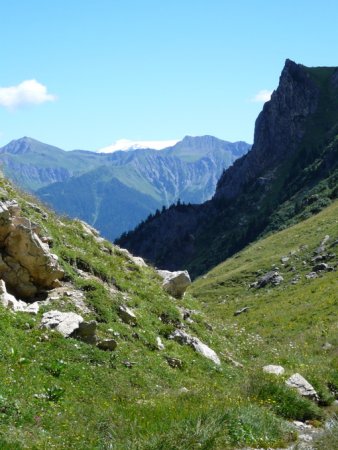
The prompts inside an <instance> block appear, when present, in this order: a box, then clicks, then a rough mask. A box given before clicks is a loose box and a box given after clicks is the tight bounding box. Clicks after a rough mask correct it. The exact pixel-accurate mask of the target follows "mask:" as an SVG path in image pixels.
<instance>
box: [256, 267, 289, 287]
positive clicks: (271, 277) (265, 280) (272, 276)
mask: <svg viewBox="0 0 338 450" xmlns="http://www.w3.org/2000/svg"><path fill="white" fill-rule="evenodd" d="M283 280H284V278H283V277H282V276H281V275H280V273H279V272H278V271H277V270H272V271H270V272H268V273H266V274H265V275H263V276H261V277H260V278H259V279H258V281H257V284H256V287H257V288H262V287H264V286H267V285H268V284H272V285H273V286H278V285H279V284H280V283H281V282H282V281H283Z"/></svg>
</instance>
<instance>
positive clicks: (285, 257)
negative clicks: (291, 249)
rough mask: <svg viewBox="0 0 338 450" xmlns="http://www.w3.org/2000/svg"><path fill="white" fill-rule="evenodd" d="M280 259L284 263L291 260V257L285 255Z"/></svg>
mask: <svg viewBox="0 0 338 450" xmlns="http://www.w3.org/2000/svg"><path fill="white" fill-rule="evenodd" d="M280 260H281V263H282V264H286V263H287V262H288V261H289V260H290V258H289V257H288V256H283V257H282V258H281V259H280Z"/></svg>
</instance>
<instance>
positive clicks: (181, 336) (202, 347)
mask: <svg viewBox="0 0 338 450" xmlns="http://www.w3.org/2000/svg"><path fill="white" fill-rule="evenodd" d="M169 339H173V340H175V341H177V342H179V343H180V344H185V345H190V347H192V348H193V349H194V350H195V351H196V352H197V353H199V354H200V355H202V356H204V357H205V358H208V359H210V360H211V361H212V362H213V363H215V364H217V365H218V366H219V365H220V364H221V361H220V359H219V357H218V356H217V354H216V352H215V351H214V350H212V349H211V348H210V347H208V346H207V345H206V344H203V342H201V341H200V340H199V339H198V338H197V337H193V336H190V335H189V334H187V333H186V332H185V331H182V330H175V331H174V332H173V333H171V335H170V336H169Z"/></svg>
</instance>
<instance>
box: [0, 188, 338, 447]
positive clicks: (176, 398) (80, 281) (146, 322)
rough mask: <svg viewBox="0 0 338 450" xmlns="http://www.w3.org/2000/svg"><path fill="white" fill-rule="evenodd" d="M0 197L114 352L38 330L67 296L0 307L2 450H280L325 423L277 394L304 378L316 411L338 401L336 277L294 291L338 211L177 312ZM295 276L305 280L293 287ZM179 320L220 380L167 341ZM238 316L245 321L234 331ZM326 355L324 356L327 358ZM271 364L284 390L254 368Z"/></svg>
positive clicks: (153, 278)
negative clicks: (207, 350) (273, 271)
mask: <svg viewBox="0 0 338 450" xmlns="http://www.w3.org/2000/svg"><path fill="white" fill-rule="evenodd" d="M0 183H1V186H0V187H1V189H0V197H1V200H6V199H12V198H16V199H17V200H18V201H19V203H20V205H21V208H22V211H23V214H24V215H26V216H27V217H30V218H31V220H33V221H35V222H37V223H39V224H40V225H41V228H42V230H43V234H44V235H46V236H47V235H48V236H51V237H52V238H53V247H52V250H53V252H55V253H56V254H57V255H58V256H59V258H60V263H61V264H62V266H63V268H64V269H65V272H66V282H67V283H68V285H69V286H75V287H76V288H77V289H79V290H80V291H81V292H82V293H83V294H84V296H85V303H86V305H87V307H88V308H89V310H90V312H89V313H88V314H84V313H83V312H80V314H81V315H83V317H84V318H85V319H88V320H89V319H95V320H96V321H97V322H98V335H99V336H100V337H101V338H111V337H114V339H116V340H117V342H118V346H117V349H116V351H114V352H105V351H101V350H99V349H97V348H96V347H93V346H90V345H88V344H85V343H83V342H81V341H78V340H75V339H64V338H63V337H62V336H61V335H59V334H58V333H56V332H53V331H46V330H43V329H41V328H40V327H39V323H40V318H41V314H42V313H43V312H44V311H46V310H48V309H62V310H63V311H76V312H79V311H78V310H77V308H76V307H75V305H74V304H73V303H71V302H70V300H69V298H68V297H66V296H65V297H61V298H59V299H58V300H57V299H56V300H55V302H54V303H51V304H48V305H46V306H44V307H43V308H42V311H40V312H39V314H38V316H34V317H32V316H29V315H27V314H25V313H16V314H14V313H12V312H10V311H9V310H6V309H4V308H3V307H0V379H1V380H2V382H1V386H0V419H1V420H0V447H1V448H3V449H7V448H8V449H48V450H49V449H53V448H54V449H64V448H66V449H81V450H83V449H88V450H92V449H114V450H115V449H118V450H120V449H121V450H122V449H123V450H125V449H131V450H136V449H137V450H143V449H144V450H145V449H154V450H155V449H156V450H158V449H163V450H164V449H165V450H169V449H172V450H174V449H175V450H176V449H178V450H187V449H191V450H194V449H196V448H201V449H205V450H206V449H219V450H221V449H222V450H223V449H227V448H228V449H234V448H243V447H244V446H250V447H254V448H255V447H256V448H268V447H270V448H271V447H272V448H278V447H281V446H283V445H286V444H287V443H288V442H290V441H293V440H294V439H295V438H296V433H295V431H294V430H293V428H292V427H291V426H290V423H289V421H290V420H291V419H312V420H316V421H318V422H319V423H322V422H323V421H324V420H325V418H326V415H327V413H326V412H325V410H324V409H322V408H319V407H317V406H316V405H315V404H314V403H312V402H310V401H306V400H303V399H301V398H300V397H299V396H298V395H297V394H296V393H294V392H293V391H291V390H289V389H286V388H285V387H284V384H283V380H284V379H285V378H286V377H287V376H289V375H291V374H292V373H294V372H299V373H301V374H302V375H303V376H305V377H306V378H307V379H308V380H309V381H310V382H311V383H312V384H313V385H314V386H315V388H316V389H317V391H318V392H319V394H320V396H321V399H322V400H323V402H326V404H328V403H330V402H331V400H330V399H333V397H332V392H333V390H334V389H336V390H337V391H338V383H337V381H338V380H337V372H336V369H337V356H336V354H335V347H334V346H336V345H337V333H336V328H335V327H336V325H335V313H336V310H337V309H336V308H337V303H336V301H337V300H336V298H335V296H334V293H335V292H336V289H335V288H336V272H330V273H326V272H325V273H323V274H322V275H321V276H320V277H319V278H317V279H313V280H307V279H305V278H304V274H305V273H307V272H308V271H309V270H310V268H309V266H308V265H309V264H310V263H309V260H310V258H311V255H312V253H313V250H314V249H315V248H316V247H317V246H318V245H319V243H320V241H321V240H322V238H323V237H324V236H325V235H326V234H329V235H330V236H331V239H330V241H329V243H331V242H333V241H334V239H335V233H336V229H337V211H338V204H337V202H335V203H333V204H332V205H331V206H330V207H328V208H326V209H325V210H324V211H323V212H321V213H320V214H319V215H318V216H315V217H312V218H311V219H309V220H308V221H306V222H303V223H301V224H299V225H296V226H294V227H292V228H290V229H288V230H284V231H282V232H280V233H278V234H276V235H273V236H270V237H268V238H267V239H265V240H262V241H259V242H258V243H257V244H255V245H252V246H250V247H249V248H247V249H246V250H244V251H243V252H241V253H240V254H238V255H236V256H235V257H233V258H231V259H230V260H228V261H227V262H225V263H224V264H223V265H221V266H219V267H217V268H215V270H214V271H212V272H210V273H209V274H208V275H207V276H206V277H203V278H201V279H199V280H197V281H196V282H195V283H194V284H193V285H192V287H191V289H190V291H189V292H188V293H187V294H186V296H185V297H184V299H183V300H174V299H172V298H171V297H169V296H168V295H167V294H166V293H165V292H164V291H163V290H162V288H161V284H160V280H159V277H158V275H157V274H156V272H155V271H154V270H153V269H152V268H149V267H145V268H143V267H139V266H136V265H135V264H134V263H133V262H132V261H131V260H130V259H129V258H128V257H126V256H125V254H124V253H123V252H121V251H120V250H119V248H118V247H115V246H113V245H112V244H110V243H109V242H107V241H97V240H96V239H95V237H94V236H91V235H89V234H88V233H86V232H85V231H84V229H83V227H82V225H81V223H80V222H79V221H70V220H68V219H60V218H59V217H57V216H56V215H55V214H53V213H52V212H50V211H48V217H46V216H43V215H41V213H39V211H37V210H36V209H34V208H33V207H32V206H31V204H30V203H27V201H28V202H32V201H33V202H34V203H36V200H35V199H31V198H29V197H27V196H25V195H23V194H19V193H18V192H17V191H15V190H14V189H13V188H12V187H11V186H10V185H9V184H8V183H7V182H6V181H5V180H0ZM306 246H307V247H306ZM330 251H331V250H330ZM333 251H334V250H333V249H332V252H333ZM290 252H291V253H292V255H291V256H290V263H289V265H288V266H285V267H283V269H282V270H281V271H282V273H283V277H284V278H285V281H284V282H283V283H282V284H281V285H280V286H277V287H274V288H271V287H266V288H263V289H260V290H258V289H249V287H248V285H249V283H251V282H253V281H255V279H256V276H257V273H258V272H259V273H264V272H265V271H267V270H269V269H270V268H271V266H272V265H273V264H275V265H279V264H280V258H281V257H282V256H284V255H286V254H288V253H290ZM303 260H306V261H307V265H304V264H303ZM335 261H336V260H332V261H331V262H330V264H333V263H335ZM293 266H295V267H296V272H294V271H293V270H291V267H293ZM289 269H290V271H288V270H289ZM295 273H299V274H300V275H301V280H300V281H299V283H298V284H296V285H292V284H290V281H291V279H292V277H293V276H294V275H295ZM68 285H67V286H68ZM122 304H127V305H128V306H129V307H130V308H132V309H133V311H134V312H135V314H136V317H137V325H136V326H131V325H128V324H125V323H123V322H122V321H121V320H120V319H119V316H118V306H119V305H122ZM182 306H184V307H185V308H188V309H191V310H193V312H192V315H191V317H192V320H193V322H191V323H188V322H184V325H185V327H186V330H187V332H188V333H190V334H192V335H194V336H198V337H199V338H200V339H201V340H202V342H204V343H206V344H207V345H209V346H210V347H211V348H213V349H214V350H215V351H216V352H217V353H218V355H219V356H220V358H221V360H222V365H221V367H216V366H214V364H212V363H211V361H209V360H207V359H205V358H203V357H202V356H200V355H199V354H197V353H195V352H194V351H193V349H192V348H190V347H187V346H181V345H179V344H178V343H176V342H174V341H172V340H169V339H167V338H168V336H169V334H170V333H171V332H172V331H173V330H174V329H175V328H176V327H177V324H179V323H180V322H182V320H183V319H182V318H181V314H180V312H179V307H182ZM243 306H250V309H249V311H248V312H247V313H243V314H241V315H239V316H236V317H234V315H233V314H234V311H236V310H237V309H238V308H241V307H243ZM160 318H161V319H160ZM158 336H160V337H161V339H162V341H163V343H164V345H165V349H164V350H162V351H159V350H157V347H156V338H157V337H158ZM325 342H329V343H331V344H332V346H333V347H332V349H329V350H323V349H322V345H323V344H324V343H325ZM167 357H174V358H179V359H180V360H181V361H182V363H183V364H182V368H180V369H179V368H176V369H175V368H172V367H170V366H169V364H168V363H167ZM232 359H235V360H238V361H239V362H240V363H241V364H243V368H240V367H236V365H234V364H233V363H232V362H231V360H232ZM128 363H131V364H128ZM272 363H280V364H282V365H283V366H284V367H285V369H286V374H285V376H283V378H281V380H276V379H274V378H271V377H269V376H263V374H262V366H263V365H265V364H272Z"/></svg>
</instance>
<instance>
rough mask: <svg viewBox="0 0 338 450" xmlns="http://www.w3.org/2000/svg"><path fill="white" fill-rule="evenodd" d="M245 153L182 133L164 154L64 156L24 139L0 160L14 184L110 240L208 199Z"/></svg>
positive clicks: (241, 147) (1, 152) (240, 147)
mask: <svg viewBox="0 0 338 450" xmlns="http://www.w3.org/2000/svg"><path fill="white" fill-rule="evenodd" d="M249 148H250V145H249V144H246V143H245V142H235V143H230V142H227V141H223V140H220V139H217V138H215V137H213V136H200V137H191V136H186V137H185V138H184V139H183V140H182V141H179V142H178V143H177V144H175V145H174V146H172V147H168V148H166V149H163V150H152V149H137V150H129V151H115V152H113V153H96V152H90V151H82V150H73V151H69V152H66V151H63V150H61V149H59V148H57V147H52V146H49V145H47V144H43V143H41V142H39V141H36V140H34V139H31V138H27V137H25V138H22V139H19V140H17V141H12V142H10V143H9V144H7V145H6V146H4V147H2V148H1V149H0V161H1V163H2V168H3V171H4V173H5V175H6V176H7V177H8V178H10V179H11V180H12V181H14V182H15V183H16V184H17V185H19V186H21V187H22V188H24V189H26V190H28V191H31V192H34V193H35V194H36V195H38V196H39V197H40V198H41V199H42V200H43V201H45V202H46V203H48V204H49V205H51V206H52V207H54V208H55V209H56V211H58V212H59V213H63V214H67V215H69V216H71V217H79V218H81V219H84V220H86V221H87V222H88V223H90V224H91V225H93V226H95V227H96V228H98V229H99V230H100V231H101V232H102V234H103V235H104V236H105V237H107V238H109V239H115V238H116V237H118V236H119V235H120V234H121V233H123V232H125V231H128V230H130V229H132V228H133V227H135V226H136V225H137V224H138V223H139V222H140V221H142V220H144V219H145V218H146V217H147V216H148V215H149V214H151V213H154V212H155V211H156V209H161V208H162V206H166V207H168V206H170V205H171V204H172V203H176V202H177V201H178V200H179V199H180V200H181V201H182V202H186V203H201V202H203V201H205V200H207V199H209V198H211V197H212V195H213V194H214V191H215V187H216V184H217V181H218V179H219V177H220V175H221V173H222V171H223V169H224V168H226V167H228V166H229V165H231V164H232V163H233V162H234V161H235V160H236V159H237V158H238V157H239V156H241V155H243V154H245V153H246V152H247V151H248V150H249ZM122 199H123V200H122Z"/></svg>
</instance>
